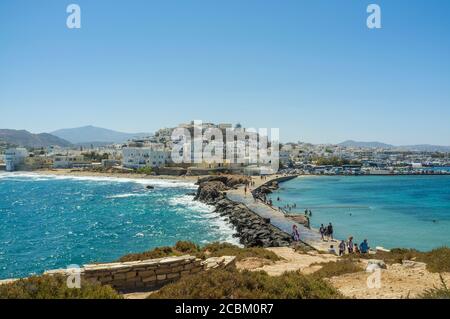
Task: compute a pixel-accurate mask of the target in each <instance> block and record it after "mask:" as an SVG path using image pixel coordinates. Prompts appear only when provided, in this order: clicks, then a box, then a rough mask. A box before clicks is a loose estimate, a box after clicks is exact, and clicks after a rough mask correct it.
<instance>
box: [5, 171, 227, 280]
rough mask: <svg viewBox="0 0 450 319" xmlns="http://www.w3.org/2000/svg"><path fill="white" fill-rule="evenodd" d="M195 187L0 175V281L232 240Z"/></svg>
mask: <svg viewBox="0 0 450 319" xmlns="http://www.w3.org/2000/svg"><path fill="white" fill-rule="evenodd" d="M145 185H153V186H154V187H155V189H154V190H147V189H146V188H145ZM195 189H196V186H195V185H193V184H191V183H187V182H186V183H185V182H174V181H165V180H127V179H114V178H83V177H80V178H78V177H76V178H75V177H61V176H58V177H55V176H36V175H32V174H28V175H26V174H10V173H0V279H4V278H17V277H23V276H28V275H30V274H35V273H37V274H39V273H42V272H43V271H44V270H47V269H54V268H62V267H66V266H68V265H71V264H78V265H82V264H85V263H91V262H109V261H114V260H116V259H117V258H119V257H120V256H122V255H124V254H127V253H131V252H140V251H145V250H149V249H151V248H154V247H157V246H164V245H173V244H175V242H176V241H178V240H191V241H194V242H196V243H199V244H204V243H208V242H213V241H228V242H234V243H236V239H235V238H233V234H234V231H233V230H232V229H231V227H230V226H229V225H228V224H227V223H226V222H225V221H224V219H223V218H221V217H220V216H219V215H218V214H217V213H214V212H213V209H212V207H210V206H207V205H204V204H202V203H199V202H194V201H193V196H191V195H187V193H189V192H191V193H192V192H195Z"/></svg>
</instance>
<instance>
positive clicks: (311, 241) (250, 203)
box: [227, 181, 337, 251]
mask: <svg viewBox="0 0 450 319" xmlns="http://www.w3.org/2000/svg"><path fill="white" fill-rule="evenodd" d="M265 182H268V181H265ZM257 186H258V185H257ZM227 196H228V198H229V199H231V200H232V201H235V202H239V203H242V204H244V205H245V206H247V207H248V208H249V209H251V210H252V211H253V212H254V213H256V214H258V215H259V216H261V217H264V218H270V222H271V224H272V225H273V226H275V227H277V228H279V229H281V230H282V231H284V232H285V233H288V234H291V233H292V225H294V224H295V225H297V227H298V230H299V232H300V240H301V241H302V242H304V243H306V244H308V245H310V246H311V247H313V248H315V249H317V250H319V251H328V248H329V246H330V245H331V244H333V245H334V246H336V244H337V243H336V242H324V241H323V240H322V238H321V236H320V234H319V233H318V232H317V231H316V230H312V229H308V228H306V227H305V226H303V225H302V224H299V223H296V222H294V221H292V220H291V219H289V218H287V217H286V216H284V214H283V213H282V212H280V211H279V210H278V209H276V208H272V207H270V206H269V205H266V204H265V203H263V202H261V201H260V200H257V201H256V202H255V200H254V199H253V196H252V195H251V193H250V192H248V193H247V195H244V194H243V191H242V189H238V190H233V191H228V192H227Z"/></svg>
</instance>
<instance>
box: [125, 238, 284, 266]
mask: <svg viewBox="0 0 450 319" xmlns="http://www.w3.org/2000/svg"><path fill="white" fill-rule="evenodd" d="M181 255H193V256H196V257H197V258H201V259H205V258H207V257H221V256H236V260H242V259H244V258H248V257H259V258H264V259H269V260H273V261H276V260H280V257H278V256H277V255H276V254H275V253H273V252H271V251H269V250H266V249H264V248H257V247H254V248H240V247H237V246H235V245H232V244H228V243H212V244H209V245H206V246H204V247H203V248H200V247H199V246H198V245H196V244H194V243H192V242H189V241H179V242H177V243H176V244H175V246H174V247H159V248H155V249H153V250H150V251H146V252H142V253H136V254H129V255H125V256H123V257H121V258H120V259H119V260H118V261H120V262H126V261H136V260H146V259H155V258H163V257H169V256H181Z"/></svg>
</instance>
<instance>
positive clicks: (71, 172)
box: [30, 169, 202, 183]
mask: <svg viewBox="0 0 450 319" xmlns="http://www.w3.org/2000/svg"><path fill="white" fill-rule="evenodd" d="M30 173H32V174H39V175H55V176H79V177H111V178H127V179H162V180H177V181H186V182H193V183H195V182H197V180H198V179H199V178H200V177H202V176H185V175H182V176H177V175H147V174H137V173H119V172H115V173H114V172H95V171H90V170H89V171H86V170H77V169H45V170H44V169H42V170H35V171H32V172H30Z"/></svg>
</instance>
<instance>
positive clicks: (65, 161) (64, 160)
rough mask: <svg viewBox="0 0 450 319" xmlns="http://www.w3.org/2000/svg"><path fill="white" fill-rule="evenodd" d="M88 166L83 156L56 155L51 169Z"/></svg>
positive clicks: (88, 163)
mask: <svg viewBox="0 0 450 319" xmlns="http://www.w3.org/2000/svg"><path fill="white" fill-rule="evenodd" d="M90 165H91V163H90V162H88V161H86V160H85V159H84V156H83V155H56V156H54V158H53V168H83V167H88V166H90Z"/></svg>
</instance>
